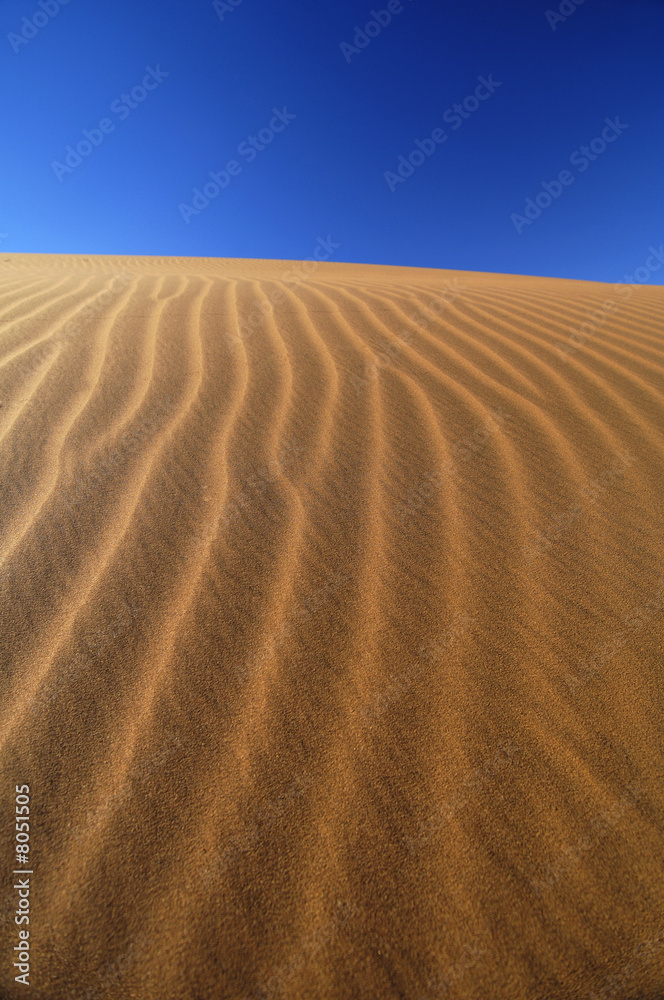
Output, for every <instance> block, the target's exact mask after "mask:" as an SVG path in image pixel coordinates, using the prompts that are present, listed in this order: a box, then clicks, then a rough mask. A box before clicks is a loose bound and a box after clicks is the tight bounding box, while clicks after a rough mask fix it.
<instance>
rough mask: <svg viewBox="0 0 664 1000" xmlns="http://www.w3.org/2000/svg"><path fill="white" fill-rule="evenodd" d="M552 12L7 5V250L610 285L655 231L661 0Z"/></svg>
mask: <svg viewBox="0 0 664 1000" xmlns="http://www.w3.org/2000/svg"><path fill="white" fill-rule="evenodd" d="M559 7H560V3H559V2H558V3H556V2H551V3H550V4H547V2H546V0H543V2H542V3H540V2H539V0H506V2H505V3H503V4H497V3H495V0H464V3H463V4H457V3H455V4H451V3H442V4H439V3H435V2H429V3H426V2H425V0H402V2H401V3H399V2H398V0H390V4H389V7H388V4H387V3H384V2H383V3H376V4H372V3H371V2H370V0H369V2H366V3H365V2H362V0H335V2H334V3H327V2H321V0H319V2H318V3H316V2H314V3H312V4H309V5H307V4H303V3H302V2H301V0H299V2H295V0H281V2H280V3H278V4H277V3H274V2H268V0H233V2H232V3H230V2H228V3H224V2H220V0H217V3H216V6H215V4H214V3H213V2H212V0H190V2H188V3H187V4H183V3H181V2H179V0H178V2H176V0H140V2H139V3H138V4H137V3H136V2H133V3H129V2H128V0H115V2H114V3H112V4H107V3H93V2H92V0H68V2H67V3H65V4H61V3H59V2H58V0H41V3H40V2H39V0H0V73H1V75H2V76H1V80H0V83H1V85H2V92H3V95H4V97H5V99H4V100H3V102H2V108H1V110H0V115H1V117H2V136H3V146H4V152H5V155H4V156H3V158H2V162H1V163H0V192H1V194H0V234H2V238H1V239H0V250H3V251H10V252H11V251H24V252H52V253H120V254H148V255H177V256H180V255H182V256H212V257H260V258H262V257H266V258H277V259H303V258H306V257H309V256H312V254H313V252H314V248H315V247H316V246H317V240H318V238H319V237H320V238H321V239H322V240H324V241H327V240H328V239H331V240H332V243H333V244H335V246H334V247H333V255H332V256H333V259H336V260H342V261H355V262H366V263H378V264H405V265H418V266H428V267H439V268H452V269H463V270H473V271H499V272H512V273H520V274H543V275H553V276H560V277H571V278H587V279H593V280H602V281H616V280H620V279H621V278H623V276H624V275H625V274H633V273H634V271H635V269H636V268H639V267H643V266H645V262H646V260H648V259H650V260H651V262H652V258H651V257H650V248H651V247H654V248H656V249H658V248H659V247H660V246H661V245H662V244H663V243H664V212H663V211H662V208H663V205H664V197H663V191H664V100H663V99H662V94H663V93H664V87H663V83H664V79H663V78H664V57H663V55H662V53H663V52H664V0H601V2H600V0H584V2H583V3H581V4H579V5H578V6H576V5H575V3H574V2H573V0H563V3H562V10H563V11H564V12H567V13H566V14H565V16H560V17H556V18H554V17H553V16H552V15H551V14H549V15H547V13H546V12H547V10H549V11H553V12H558V11H559ZM372 11H375V12H377V13H378V15H379V17H378V20H376V19H375V17H374V16H373V14H372ZM383 12H386V13H383ZM388 18H389V21H388ZM370 22H373V23H370ZM380 22H383V23H382V24H381V23H380ZM366 25H369V27H368V28H367V31H366V32H364V27H365V26H366ZM357 27H359V28H360V29H362V33H361V34H360V35H356V28H357ZM481 77H482V78H484V80H485V81H486V82H488V84H489V86H487V85H486V83H484V84H482V83H478V80H479V78H481ZM146 83H147V86H144V84H146ZM148 87H151V88H153V89H148ZM478 87H479V88H480V89H479V91H477V93H478V94H479V95H480V96H479V97H478V96H476V90H477V88H478ZM136 88H138V89H136ZM123 95H126V96H123ZM132 95H133V96H132ZM126 97H128V98H129V100H128V101H127V100H126ZM464 102H466V103H464ZM455 104H457V105H460V106H461V112H459V111H458V110H457V111H454V105H455ZM275 111H276V112H279V114H280V116H281V117H278V116H275ZM607 119H608V120H609V121H610V122H613V123H614V125H615V123H616V122H617V123H618V125H617V128H614V131H613V132H611V131H610V127H609V126H608V125H607ZM102 121H105V126H104V127H105V129H107V131H106V132H104V131H103V130H102V129H100V127H99V126H100V122H102ZM437 129H438V130H439V131H438V132H436V136H437V137H438V139H439V141H438V142H436V141H434V140H433V139H430V137H431V135H432V133H433V132H434V130H437ZM607 129H608V130H609V131H607ZM84 130H87V132H88V137H87V138H86V137H85V134H84ZM95 130H97V131H95ZM266 130H267V131H266ZM603 133H604V135H605V138H604V139H603V138H602V134H603ZM261 136H262V141H261V138H260V137H261ZM443 136H444V138H443ZM607 136H610V137H611V140H610V141H607V140H606V137H607ZM251 137H254V138H253V139H252V138H251ZM91 140H92V141H91ZM416 140H417V141H419V142H420V143H421V144H422V147H423V150H424V151H423V152H420V149H418V147H417V145H416ZM80 143H83V145H82V146H81V151H82V155H81V152H80V151H79V152H77V151H76V149H77V147H78V145H79V144H80ZM95 143H96V144H95ZM251 143H253V145H251ZM243 144H244V145H243ZM591 144H594V145H591ZM584 146H585V147H587V148H588V149H590V151H591V153H592V158H587V157H586V155H585V154H584V153H583V152H580V150H581V149H582V147H584ZM68 147H71V150H70V151H69V159H68V160H67V149H68ZM422 147H420V148H422ZM602 147H604V148H602ZM593 150H594V152H593ZM413 154H414V155H413ZM571 158H572V160H571ZM79 160H80V162H79ZM229 162H230V163H234V164H235V166H233V167H232V168H231V171H230V173H229V171H228V170H226V167H227V165H228V164H229ZM584 164H585V165H584ZM399 166H401V175H402V176H400V175H399V173H398V168H399ZM565 170H567V171H568V174H569V176H568V175H565V179H566V181H567V183H565V184H561V183H560V181H558V180H557V179H558V177H559V175H560V174H561V172H563V171H565ZM220 171H222V172H223V171H225V173H221V175H220V179H221V182H222V183H224V184H225V187H223V189H220V188H219V184H218V181H212V179H211V177H210V173H211V172H212V173H214V174H219V172H220ZM569 177H571V178H572V179H571V180H569ZM542 182H547V184H553V186H552V187H549V189H548V193H547V190H546V189H545V188H544V187H543V186H542ZM206 184H207V185H208V187H207V193H208V194H210V196H211V197H210V198H206V195H205V193H203V192H205V185H206ZM196 188H198V189H199V190H200V191H201V192H202V193H201V195H200V196H198V197H197V200H196V202H194V200H193V199H194V190H195V189H196ZM559 188H560V191H559V190H558V189H559ZM528 199H531V200H530V201H528ZM206 202H207V203H206ZM549 202H550V203H549ZM527 206H529V214H530V216H531V218H530V219H527V215H528V213H527V212H526V207H527ZM194 209H195V211H194ZM524 220H526V221H524ZM649 281H650V282H651V283H658V284H661V283H662V282H663V281H664V266H663V267H660V268H659V269H658V270H655V269H654V268H653V269H652V273H651V276H650V278H649Z"/></svg>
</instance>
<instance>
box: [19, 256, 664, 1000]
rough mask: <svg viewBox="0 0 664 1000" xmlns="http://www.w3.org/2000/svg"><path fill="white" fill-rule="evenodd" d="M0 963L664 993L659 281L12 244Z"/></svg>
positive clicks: (71, 984) (202, 980)
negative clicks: (50, 249) (20, 951)
mask: <svg viewBox="0 0 664 1000" xmlns="http://www.w3.org/2000/svg"><path fill="white" fill-rule="evenodd" d="M0 266H1V270H0V483H1V489H2V500H1V503H0V516H1V519H2V534H1V535H0V539H1V546H2V551H1V553H0V607H1V608H2V630H1V639H0V641H1V643H2V650H1V652H2V659H1V662H2V672H1V677H2V700H1V702H0V771H1V774H2V783H1V785H0V792H1V795H2V814H3V816H4V817H5V823H4V825H3V829H4V833H3V836H2V838H0V858H1V859H2V864H3V869H2V870H3V872H4V873H5V876H4V877H3V878H4V886H5V888H4V889H3V907H2V923H1V924H0V940H1V942H2V949H1V953H2V967H1V968H0V995H1V996H2V997H3V998H14V997H19V996H24V995H26V992H27V991H26V989H25V987H24V986H23V985H22V984H20V983H16V982H15V981H14V974H15V970H14V969H13V968H12V962H13V961H14V958H12V957H11V956H12V955H14V952H13V949H14V947H15V946H17V945H18V927H17V925H16V924H15V922H14V912H15V909H16V905H15V904H16V902H17V897H16V891H15V890H14V889H12V881H11V880H12V878H13V876H12V872H13V871H14V869H15V868H16V867H17V860H16V857H15V854H14V839H13V838H14V829H13V818H12V817H13V816H14V800H15V786H16V785H19V786H20V785H22V784H24V783H25V784H29V786H30V824H31V828H30V845H31V855H30V857H31V861H32V866H31V871H32V872H33V874H32V875H31V896H30V916H31V922H30V956H31V961H30V982H31V990H32V993H31V995H32V996H35V997H38V998H49V1000H93V998H94V1000H105V998H114V1000H115V998H117V1000H126V998H132V997H136V998H139V997H140V998H141V1000H153V998H154V1000H176V998H177V1000H179V998H182V1000H190V998H191V1000H208V998H215V1000H216V998H221V997H223V998H224V1000H245V998H260V1000H278V998H281V997H283V998H299V997H304V998H312V1000H313V998H339V1000H346V998H349V1000H350V998H352V1000H356V998H357V1000H365V998H366V1000H375V998H382V997H385V998H394V1000H397V998H401V1000H437V998H441V997H455V998H468V1000H470V998H491V1000H517V998H529V1000H531V998H543V1000H549V998H550V1000H555V998H584V1000H585V998H591V997H592V998H596V1000H609V998H615V997H621V998H637V997H638V998H640V1000H661V998H662V997H664V869H663V864H662V858H663V857H664V821H663V820H664V816H663V807H664V780H663V779H664V741H663V734H664V721H663V720H664V688H663V680H662V669H663V666H664V628H663V625H662V620H663V614H662V611H663V608H664V521H663V514H664V289H662V288H649V287H639V288H634V289H627V288H624V287H622V288H616V287H614V286H610V285H600V284H592V283H588V282H574V281H562V280H553V279H536V278H525V277H518V276H505V275H493V274H473V273H464V272H438V271H428V270H417V269H410V268H389V267H370V266H359V265H349V264H346V265H344V264H321V265H312V266H311V267H310V270H309V273H308V274H306V275H305V276H303V277H301V278H299V279H298V277H297V275H298V274H301V272H300V271H299V270H298V269H299V268H301V265H299V264H297V263H295V262H275V261H239V260H195V259H173V258H171V259H169V258H130V257H128V258H120V257H103V258H102V257H88V258H83V257H64V256H63V257H57V256H54V257H50V256H33V255H11V256H4V257H2V256H0Z"/></svg>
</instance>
